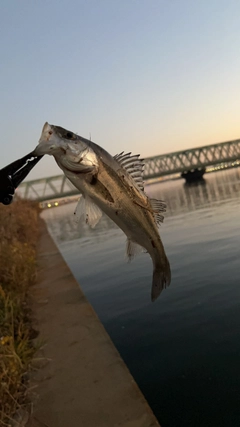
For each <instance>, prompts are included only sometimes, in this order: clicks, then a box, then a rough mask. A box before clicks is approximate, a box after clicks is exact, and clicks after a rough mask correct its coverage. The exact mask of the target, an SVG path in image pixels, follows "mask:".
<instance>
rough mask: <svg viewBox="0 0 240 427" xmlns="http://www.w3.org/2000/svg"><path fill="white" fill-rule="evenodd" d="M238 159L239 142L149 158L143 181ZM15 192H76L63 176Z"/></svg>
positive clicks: (44, 196)
mask: <svg viewBox="0 0 240 427" xmlns="http://www.w3.org/2000/svg"><path fill="white" fill-rule="evenodd" d="M238 160H239V162H240V139H237V140H234V141H228V142H222V143H219V144H212V145H206V146H204V147H197V148H193V149H190V150H183V151H177V152H175V153H169V154H163V155H160V156H154V157H148V158H145V159H144V163H145V168H144V180H145V181H148V180H151V179H157V178H161V177H165V176H170V175H175V174H182V173H184V172H187V171H194V170H200V169H205V168H206V167H211V166H216V165H219V164H225V165H226V164H233V165H235V164H234V162H238ZM17 192H18V193H19V194H20V196H21V197H24V198H28V199H35V200H38V201H46V200H50V199H54V198H61V197H65V198H66V197H70V196H73V195H77V194H78V193H79V192H78V190H77V189H76V188H75V187H74V186H73V184H72V183H71V182H70V181H69V180H68V179H67V178H66V177H65V175H63V174H62V175H57V176H52V177H49V178H42V179H36V180H33V181H26V182H23V183H22V184H21V185H20V186H19V187H18V190H17Z"/></svg>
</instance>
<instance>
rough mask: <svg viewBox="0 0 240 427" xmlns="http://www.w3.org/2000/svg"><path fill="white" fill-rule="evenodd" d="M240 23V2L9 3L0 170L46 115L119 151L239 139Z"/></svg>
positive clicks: (3, 41) (40, 172)
mask: <svg viewBox="0 0 240 427" xmlns="http://www.w3.org/2000/svg"><path fill="white" fill-rule="evenodd" d="M239 22H240V1H239V0H84V1H83V0H75V1H73V0H38V1H37V0H5V1H4V0H2V1H1V3H0V84H1V88H0V89H1V98H0V126H1V139H0V148H1V159H0V168H1V167H3V166H5V165H6V164H8V163H10V162H12V161H14V160H16V159H17V158H18V157H22V156H24V155H25V154H27V153H28V152H29V151H31V150H32V149H33V148H34V147H35V146H36V145H37V142H38V139H39V137H40V133H41V129H42V126H43V124H44V122H45V121H48V122H49V123H52V124H55V125H59V126H62V127H65V128H67V129H69V130H71V131H73V132H77V133H78V134H79V135H82V136H84V137H86V138H89V136H90V135H91V139H92V141H94V142H96V143H98V144H99V145H101V146H103V147H104V148H105V149H106V150H107V151H109V152H110V153H111V154H113V155H114V154H116V153H118V152H121V151H132V152H133V153H140V154H141V155H142V157H147V156H152V155H157V154H164V153H168V152H171V151H177V150H182V149H186V148H192V147H196V146H201V145H206V144H211V143H216V142H222V141H226V140H231V139H237V138H240V119H239V115H240V25H239ZM59 173H61V171H60V169H58V167H57V165H56V164H55V161H54V159H53V158H50V157H48V158H47V156H45V157H44V158H43V159H42V160H41V161H40V162H39V164H38V165H37V167H36V168H35V169H34V170H33V171H32V172H31V173H30V175H29V176H28V177H27V179H28V180H29V179H35V178H38V177H41V176H50V175H57V174H59Z"/></svg>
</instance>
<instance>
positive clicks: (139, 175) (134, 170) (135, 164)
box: [114, 152, 144, 191]
mask: <svg viewBox="0 0 240 427" xmlns="http://www.w3.org/2000/svg"><path fill="white" fill-rule="evenodd" d="M131 154H132V153H125V154H124V152H122V153H120V154H116V156H114V159H115V160H117V162H118V163H119V164H120V166H122V168H124V169H125V170H126V171H127V172H128V173H129V175H131V177H132V178H133V180H134V181H135V182H136V184H137V186H138V187H139V188H140V190H142V191H143V190H144V183H143V168H144V163H143V160H142V159H139V156H140V154H135V155H133V156H131Z"/></svg>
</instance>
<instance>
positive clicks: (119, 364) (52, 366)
mask: <svg viewBox="0 0 240 427" xmlns="http://www.w3.org/2000/svg"><path fill="white" fill-rule="evenodd" d="M38 264H39V272H38V280H37V285H36V286H35V287H34V289H33V315H34V317H35V319H36V325H35V327H36V328H37V329H38V330H39V331H40V339H42V340H44V341H45V343H46V344H45V346H44V348H43V350H42V351H41V352H40V353H39V355H38V356H39V357H40V358H41V361H42V365H43V366H42V367H41V369H39V370H38V371H36V372H35V374H34V376H33V377H34V378H33V383H34V384H37V388H36V394H37V396H38V397H37V399H36V401H35V403H34V410H33V416H32V418H31V422H30V424H29V425H30V426H31V427H33V426H47V427H117V426H124V427H154V426H159V424H158V422H157V420H156V418H155V417H154V415H153V413H152V411H151V409H150V407H149V406H148V404H147V402H146V400H145V398H144V397H143V395H142V393H141V392H140V390H139V388H138V386H137V384H136V383H135V381H134V379H133V378H132V376H131V374H130V372H129V371H128V369H127V367H126V365H125V364H124V362H123V360H122V359H121V357H120V355H119V353H118V351H117V350H116V348H115V347H114V345H113V343H112V341H111V339H110V337H109V336H108V334H107V332H106V331H105V329H104V327H103V325H102V324H101V322H100V320H99V319H98V317H97V315H96V313H95V312H94V310H93V308H92V307H91V305H90V304H89V303H88V301H87V300H86V298H85V296H84V295H83V293H82V291H81V289H80V287H79V285H78V283H77V282H76V280H75V279H74V277H73V276H72V273H71V271H70V270H69V268H68V266H67V265H66V263H65V261H64V260H63V258H62V256H61V254H60V253H59V251H58V249H57V247H56V245H55V243H54V242H53V240H52V238H51V237H50V236H49V234H48V231H47V229H46V226H45V224H44V223H43V222H41V236H40V241H39V253H38Z"/></svg>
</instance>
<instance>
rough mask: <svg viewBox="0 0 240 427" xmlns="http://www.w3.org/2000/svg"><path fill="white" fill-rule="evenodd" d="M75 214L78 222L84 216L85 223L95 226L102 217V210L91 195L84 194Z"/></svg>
mask: <svg viewBox="0 0 240 427" xmlns="http://www.w3.org/2000/svg"><path fill="white" fill-rule="evenodd" d="M74 215H75V220H76V222H79V220H80V219H81V217H83V218H84V221H85V223H86V224H88V225H90V227H92V228H94V227H95V225H96V224H97V223H98V221H99V220H100V219H101V217H102V211H101V209H99V207H98V206H97V205H95V203H94V202H92V200H91V199H90V198H89V197H84V196H83V195H82V196H81V198H80V199H79V202H78V204H77V207H76V209H75V212H74Z"/></svg>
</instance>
